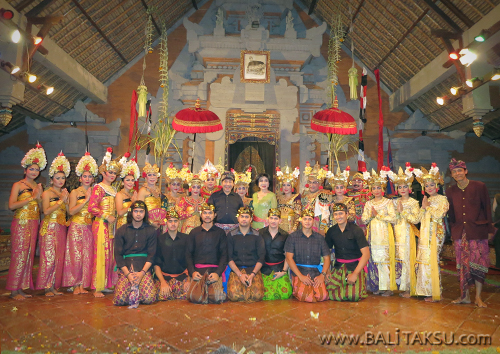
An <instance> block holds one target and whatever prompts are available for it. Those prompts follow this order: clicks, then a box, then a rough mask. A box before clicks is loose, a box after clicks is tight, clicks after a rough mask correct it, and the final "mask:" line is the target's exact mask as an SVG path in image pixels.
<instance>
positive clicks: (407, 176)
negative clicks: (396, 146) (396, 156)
mask: <svg viewBox="0 0 500 354" xmlns="http://www.w3.org/2000/svg"><path fill="white" fill-rule="evenodd" d="M391 172H392V171H391ZM389 178H390V179H391V180H392V182H393V183H394V186H396V187H397V186H402V185H405V184H406V185H407V186H408V187H411V184H412V183H413V168H412V167H411V165H410V163H409V162H407V163H406V169H405V171H404V172H403V169H402V168H401V166H399V170H398V174H395V173H394V172H393V173H390V174H389Z"/></svg>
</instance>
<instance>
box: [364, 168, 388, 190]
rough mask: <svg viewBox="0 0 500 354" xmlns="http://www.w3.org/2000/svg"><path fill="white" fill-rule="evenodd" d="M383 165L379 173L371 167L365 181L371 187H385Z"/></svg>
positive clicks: (385, 177)
mask: <svg viewBox="0 0 500 354" xmlns="http://www.w3.org/2000/svg"><path fill="white" fill-rule="evenodd" d="M384 167H385V166H382V170H381V171H380V175H378V174H377V172H375V170H374V169H373V168H372V173H371V175H370V177H369V178H367V179H366V182H367V183H368V185H369V186H370V188H372V187H373V186H381V187H382V188H385V187H386V186H387V171H383V169H384Z"/></svg>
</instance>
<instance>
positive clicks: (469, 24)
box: [441, 0, 474, 28]
mask: <svg viewBox="0 0 500 354" xmlns="http://www.w3.org/2000/svg"><path fill="white" fill-rule="evenodd" d="M441 2H442V3H443V5H444V6H446V7H447V8H448V9H449V10H450V11H451V12H453V14H454V15H455V16H457V17H458V18H459V19H460V21H462V22H463V23H465V25H466V26H467V28H471V27H472V26H474V21H472V20H471V19H470V18H468V17H467V15H466V14H464V13H463V12H462V11H460V9H459V8H458V7H456V6H455V4H453V3H452V2H451V1H450V0H441Z"/></svg>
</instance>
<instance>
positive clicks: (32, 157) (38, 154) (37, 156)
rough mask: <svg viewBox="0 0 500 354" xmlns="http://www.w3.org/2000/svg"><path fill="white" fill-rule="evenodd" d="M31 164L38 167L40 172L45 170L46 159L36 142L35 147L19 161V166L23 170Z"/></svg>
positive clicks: (41, 148)
mask: <svg viewBox="0 0 500 354" xmlns="http://www.w3.org/2000/svg"><path fill="white" fill-rule="evenodd" d="M33 164H36V165H38V167H40V170H43V169H45V167H46V166H47V157H46V156H45V150H44V149H43V147H42V145H40V143H38V142H37V143H36V147H34V148H33V149H30V151H28V152H27V153H26V155H24V157H23V159H22V160H21V166H23V168H28V167H29V166H31V165H33Z"/></svg>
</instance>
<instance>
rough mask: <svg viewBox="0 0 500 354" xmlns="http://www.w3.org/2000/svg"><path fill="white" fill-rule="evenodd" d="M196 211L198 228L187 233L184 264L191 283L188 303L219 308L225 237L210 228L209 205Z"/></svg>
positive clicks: (223, 297)
mask: <svg viewBox="0 0 500 354" xmlns="http://www.w3.org/2000/svg"><path fill="white" fill-rule="evenodd" d="M238 198H239V197H238ZM200 211H201V221H202V224H201V226H198V227H195V228H194V229H193V230H191V232H190V233H189V238H188V243H187V249H186V263H187V268H188V272H189V275H190V276H191V279H192V280H191V284H190V286H189V290H188V300H189V301H191V302H194V303H200V304H207V303H209V302H210V303H214V304H221V303H223V302H224V301H225V300H226V293H224V289H223V287H222V278H221V277H222V273H223V272H224V269H226V266H227V240H226V233H225V231H224V230H222V229H221V228H220V227H217V226H215V225H214V219H215V216H216V214H215V212H214V211H215V206H214V205H213V204H202V205H201V206H200Z"/></svg>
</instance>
